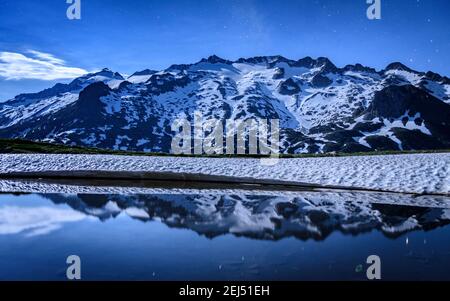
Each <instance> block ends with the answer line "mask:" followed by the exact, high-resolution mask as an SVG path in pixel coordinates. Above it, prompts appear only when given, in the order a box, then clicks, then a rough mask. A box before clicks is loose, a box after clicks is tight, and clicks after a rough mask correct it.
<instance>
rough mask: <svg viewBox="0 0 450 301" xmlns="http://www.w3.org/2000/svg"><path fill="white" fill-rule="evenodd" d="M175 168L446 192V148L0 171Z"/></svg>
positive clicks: (31, 158)
mask: <svg viewBox="0 0 450 301" xmlns="http://www.w3.org/2000/svg"><path fill="white" fill-rule="evenodd" d="M44 171H63V172H67V171H92V172H94V173H95V172H96V171H117V172H174V173H188V174H203V175H215V176H228V177H238V178H249V177H251V178H255V179H264V180H282V181H291V182H297V183H309V184H319V185H333V186H339V187H342V188H347V187H357V188H364V189H374V190H384V191H392V192H404V193H436V194H449V193H450V153H441V154H409V155H386V156H356V157H355V156H354V157H323V158H296V159H280V160H279V161H278V163H277V164H276V165H274V166H264V165H261V161H260V160H259V159H246V158H232V159H230V158H179V157H177V158H175V157H141V156H114V155H62V154H52V155H43V154H4V155H0V176H1V175H2V174H3V175H5V174H11V173H15V172H30V173H31V172H44Z"/></svg>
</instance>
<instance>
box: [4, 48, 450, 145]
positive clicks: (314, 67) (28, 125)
mask: <svg viewBox="0 0 450 301" xmlns="http://www.w3.org/2000/svg"><path fill="white" fill-rule="evenodd" d="M194 111H200V112H201V113H202V115H203V116H204V118H205V119H208V118H216V119H220V120H222V121H225V120H226V119H232V120H246V119H250V118H263V119H279V120H280V126H281V128H282V130H281V146H282V151H283V152H286V153H321V152H356V151H374V150H411V149H443V148H450V124H449V122H450V118H449V117H450V79H449V78H447V77H445V76H441V75H439V74H436V73H433V72H428V73H422V72H417V71H414V70H411V69H410V68H408V67H406V66H404V65H402V64H400V63H393V64H390V65H389V66H387V67H386V69H385V70H382V71H376V70H374V69H372V68H369V67H365V66H362V65H360V64H357V65H347V66H345V67H343V68H338V67H336V66H335V65H334V64H333V63H332V62H331V61H330V60H328V59H327V58H318V59H312V58H309V57H307V58H303V59H300V60H297V61H295V60H289V59H287V58H284V57H281V56H268V57H254V58H246V59H239V60H237V61H234V62H232V61H228V60H224V59H221V58H219V57H217V56H211V57H209V58H207V59H202V60H201V61H199V62H198V63H195V64H188V65H186V64H185V65H173V66H171V67H169V68H168V69H166V70H163V71H153V70H148V69H147V70H143V71H139V72H136V73H134V74H133V75H131V76H129V77H128V78H124V77H123V76H122V75H120V74H119V73H115V72H113V71H111V70H109V69H103V70H102V71H100V72H97V73H92V74H88V75H85V76H83V77H80V78H77V79H75V80H74V81H72V82H71V83H69V84H67V85H62V84H58V85H55V86H54V87H53V88H50V89H47V90H44V91H42V92H40V93H36V94H22V95H19V96H17V97H15V98H14V99H12V100H10V101H8V102H6V103H3V104H0V137H2V138H22V139H28V140H35V141H46V142H57V143H64V144H68V145H80V146H90V147H100V148H108V149H115V150H137V151H153V152H155V151H156V152H170V151H171V150H170V144H171V140H172V137H173V135H174V132H172V130H171V125H172V122H173V121H174V120H175V119H177V118H181V117H185V118H187V119H188V120H192V118H193V115H194Z"/></svg>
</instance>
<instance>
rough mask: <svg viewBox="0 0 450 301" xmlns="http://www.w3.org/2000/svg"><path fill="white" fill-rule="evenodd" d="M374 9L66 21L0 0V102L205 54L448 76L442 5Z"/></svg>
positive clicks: (345, 0) (198, 7) (49, 3)
mask: <svg viewBox="0 0 450 301" xmlns="http://www.w3.org/2000/svg"><path fill="white" fill-rule="evenodd" d="M381 3H382V19H381V20H368V19H367V17H366V9H367V7H368V5H367V4H366V0H340V1H336V0H292V1H288V0H132V1H131V0H130V1H125V0H108V1H105V0H81V17H82V18H81V20H69V19H67V17H66V10H67V7H68V6H69V5H68V4H66V1H65V0H39V1H30V0H0V100H5V99H8V98H11V97H13V96H15V95H16V94H19V93H22V92H31V91H39V90H41V89H43V88H46V87H49V86H51V85H53V84H54V83H55V82H67V81H68V80H69V78H70V77H75V76H78V75H79V74H82V73H83V72H86V71H93V70H98V69H101V68H103V67H108V68H110V69H112V70H114V71H119V72H121V73H126V74H131V73H133V72H135V71H138V70H142V69H146V68H150V69H163V68H166V67H168V66H169V65H171V64H174V63H191V62H196V61H198V60H200V59H201V58H203V57H208V56H209V55H211V54H216V55H219V56H221V57H224V58H227V59H237V58H239V57H251V56H257V55H275V54H280V55H283V56H286V57H288V58H292V59H299V58H302V57H305V56H312V57H318V56H326V57H329V58H330V59H331V60H332V61H333V62H334V63H335V64H336V65H338V66H344V65H346V64H350V63H358V62H359V63H362V64H363V65H367V66H371V67H375V68H377V69H382V68H384V67H385V66H386V65H387V64H388V63H390V62H393V61H400V62H403V63H404V64H406V65H408V66H410V67H412V68H414V69H417V70H420V71H428V70H433V71H436V72H438V73H441V74H443V75H447V76H450V55H449V53H450V18H448V16H449V15H450V1H448V0H426V1H425V0H381ZM22 65H25V67H23V66H22ZM30 65H31V67H30ZM27 68H31V71H29V72H28V69H27Z"/></svg>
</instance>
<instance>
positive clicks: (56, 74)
mask: <svg viewBox="0 0 450 301" xmlns="http://www.w3.org/2000/svg"><path fill="white" fill-rule="evenodd" d="M27 54H28V56H27V55H24V54H21V53H15V52H0V77H3V78H5V79H6V80H20V79H39V80H56V79H67V78H75V77H79V76H82V75H84V74H86V73H88V72H87V71H86V70H84V69H81V68H75V67H67V66H66V62H65V61H64V60H62V59H59V58H57V57H55V56H54V55H52V54H49V53H44V52H39V51H35V50H28V51H27Z"/></svg>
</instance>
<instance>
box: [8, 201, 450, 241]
mask: <svg viewBox="0 0 450 301" xmlns="http://www.w3.org/2000/svg"><path fill="white" fill-rule="evenodd" d="M42 197H44V198H46V199H49V200H51V201H52V202H53V203H54V204H57V205H60V204H66V205H68V206H70V207H71V208H73V209H74V211H73V212H70V209H64V210H63V209H58V207H56V208H45V207H34V208H20V207H17V206H14V207H11V206H2V207H0V234H8V233H17V232H20V231H25V230H27V231H29V230H32V234H33V233H34V234H45V233H47V232H49V231H52V230H54V229H58V228H59V225H60V224H62V223H67V222H72V221H77V220H81V219H83V218H85V217H91V218H92V217H95V218H98V219H99V220H101V221H107V220H111V219H115V218H116V217H118V216H119V215H123V214H126V215H128V216H130V217H131V218H133V219H136V220H140V221H142V222H148V221H155V220H156V221H161V222H163V223H164V224H166V225H168V226H169V227H171V228H183V229H189V230H192V231H195V232H196V233H198V234H200V235H203V236H205V237H208V238H211V239H212V238H215V237H218V236H221V235H224V234H228V233H230V234H233V235H235V236H243V237H248V238H255V239H261V240H280V239H283V238H286V237H296V238H298V239H300V240H310V239H312V240H316V241H322V240H324V239H326V238H327V237H328V236H330V234H332V233H333V232H335V231H339V232H341V233H344V234H350V235H359V234H362V233H366V232H370V231H373V230H377V231H380V232H381V233H383V234H384V235H385V236H386V237H390V238H396V237H398V236H400V235H402V234H404V233H406V232H409V231H414V230H426V231H427V230H432V229H435V228H437V227H441V226H445V225H448V224H449V223H450V201H449V200H448V199H447V198H445V197H430V196H428V197H418V198H413V197H411V196H402V195H392V194H371V193H366V194H364V193H344V192H343V193H338V192H336V193H331V192H301V193H298V195H271V196H263V195H229V194H224V195H220V194H196V195H183V194H158V195H116V194H112V195H100V194H91V195H89V194H79V195H63V194H44V195H42Z"/></svg>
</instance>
